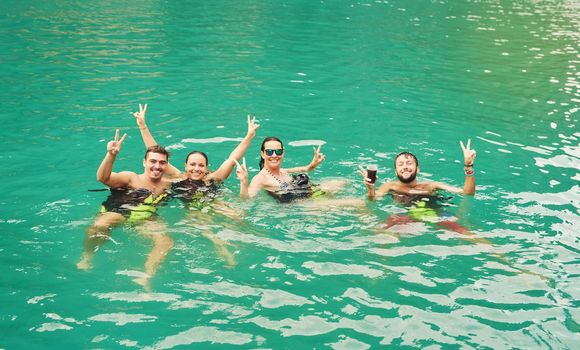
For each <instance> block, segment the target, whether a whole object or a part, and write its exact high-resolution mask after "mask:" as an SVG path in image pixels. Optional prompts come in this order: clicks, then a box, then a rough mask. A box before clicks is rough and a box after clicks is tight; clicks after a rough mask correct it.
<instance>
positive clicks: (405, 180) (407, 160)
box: [360, 140, 476, 200]
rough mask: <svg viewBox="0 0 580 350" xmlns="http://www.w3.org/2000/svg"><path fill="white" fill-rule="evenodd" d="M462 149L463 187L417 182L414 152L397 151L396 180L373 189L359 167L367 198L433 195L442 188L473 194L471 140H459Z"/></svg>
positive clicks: (417, 168)
mask: <svg viewBox="0 0 580 350" xmlns="http://www.w3.org/2000/svg"><path fill="white" fill-rule="evenodd" d="M459 143H460V145H461V149H462V150H463V159H464V172H465V183H464V185H463V188H459V187H455V186H450V185H447V184H444V183H441V182H431V181H429V182H419V181H417V174H418V173H419V161H418V160H417V157H415V155H414V154H412V153H409V152H402V153H399V154H398V155H397V156H396V157H395V175H396V176H397V179H398V181H391V182H387V183H385V184H383V185H381V186H380V187H379V189H378V190H376V191H375V184H374V183H372V182H371V181H370V179H368V178H367V173H366V170H364V169H362V168H361V169H360V174H361V175H362V176H363V178H364V183H365V185H366V186H367V190H368V193H367V196H368V198H369V199H371V200H372V199H375V198H376V197H381V196H384V195H386V194H387V193H394V194H397V195H399V196H401V197H405V196H415V195H426V196H433V195H435V194H437V191H438V190H444V191H448V192H453V193H462V194H466V195H473V194H475V176H474V171H473V162H474V161H475V155H476V153H475V150H473V149H471V148H470V147H471V140H468V141H467V146H465V145H464V144H463V141H460V142H459Z"/></svg>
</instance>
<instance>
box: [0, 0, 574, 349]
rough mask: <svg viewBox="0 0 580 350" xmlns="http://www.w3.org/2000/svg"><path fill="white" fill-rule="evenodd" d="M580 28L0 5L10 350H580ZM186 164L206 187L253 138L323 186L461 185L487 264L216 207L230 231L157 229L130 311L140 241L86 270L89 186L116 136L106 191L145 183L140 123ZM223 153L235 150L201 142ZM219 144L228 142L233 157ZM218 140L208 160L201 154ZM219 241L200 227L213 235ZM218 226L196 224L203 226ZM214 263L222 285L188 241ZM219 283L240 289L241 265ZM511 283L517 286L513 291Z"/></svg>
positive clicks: (342, 10) (287, 10)
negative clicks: (369, 176)
mask: <svg viewBox="0 0 580 350" xmlns="http://www.w3.org/2000/svg"><path fill="white" fill-rule="evenodd" d="M579 13H580V11H579V5H578V3H577V2H573V1H559V2H550V1H539V2H538V1H519V2H499V1H482V2H480V1H453V2H451V1H439V2H430V1H413V2H405V1H376V2H348V1H333V2H330V1H329V2H324V1H322V2H314V1H295V2H278V1H240V2H221V1H213V2H202V3H200V2H193V1H187V2H186V1H181V2H177V1H171V2H170V1H145V0H141V1H132V2H118V1H115V2H114V1H102V2H92V3H87V2H81V1H73V0H70V1H57V2H41V1H27V2H19V1H11V0H8V1H3V2H1V3H0V32H1V33H2V37H3V38H4V39H3V40H2V42H1V43H0V70H1V72H2V74H1V75H0V81H1V83H2V84H1V86H2V89H1V91H0V104H1V105H2V111H1V112H0V118H1V120H2V124H3V126H2V128H0V139H1V140H2V146H3V148H4V151H3V152H2V153H1V154H0V159H1V160H2V161H3V164H5V167H6V168H5V172H4V173H5V174H6V175H7V176H6V177H5V178H4V181H2V185H0V186H1V190H2V193H3V197H2V199H0V229H1V232H2V236H3V244H2V245H0V253H1V255H0V256H1V264H2V266H3V267H4V272H3V273H2V275H1V277H0V282H1V283H0V289H1V290H0V301H1V304H0V305H1V309H0V310H1V311H0V333H1V336H0V348H6V349H24V348H38V347H41V346H42V347H43V348H47V349H53V348H54V349H74V348H98V349H125V348H144V349H182V348H202V349H203V348H210V347H212V348H234V347H239V348H265V349H267V348H272V349H280V348H289V349H310V348H319V349H326V348H332V349H368V348H381V347H391V348H395V347H401V348H429V349H455V348H484V349H488V348H489V349H502V348H518V349H530V348H536V349H572V348H575V347H576V348H577V345H576V346H574V345H573V344H578V343H579V340H580V336H579V332H580V325H579V323H580V311H579V302H578V300H580V290H579V287H578V286H579V281H578V276H579V273H580V268H579V262H580V260H579V255H578V254H579V252H580V242H579V239H578V227H579V223H580V217H579V208H580V187H579V180H580V173H579V171H578V169H579V168H580V160H579V159H580V146H579V142H578V138H579V137H580V131H579V128H578V108H579V107H578V105H579V102H580V93H579V89H578V87H579V82H578V67H577V66H578V43H579V39H580V38H579V34H578V33H579V28H580V16H579V15H578V14H579ZM138 103H149V111H148V122H149V126H150V128H151V129H152V131H153V133H154V135H155V136H156V137H157V139H158V141H160V142H161V143H162V144H165V145H167V146H169V148H170V149H171V150H172V152H173V155H172V157H173V158H172V159H173V161H174V163H175V164H176V165H179V166H181V164H182V162H183V161H182V159H183V158H184V157H185V155H186V154H187V153H188V151H189V150H191V149H202V150H204V151H206V153H208V155H209V157H210V166H213V167H216V166H218V165H219V163H220V162H221V161H222V160H223V159H225V158H226V157H227V155H228V154H229V152H230V151H231V149H232V148H233V147H234V146H235V144H236V142H237V141H234V140H237V139H238V138H240V137H242V136H243V135H244V133H245V125H244V124H245V116H246V115H247V114H248V113H250V114H252V115H256V116H257V117H258V119H259V120H260V122H261V123H262V127H261V129H260V130H259V134H258V137H257V138H256V141H255V143H254V145H252V147H251V148H250V150H249V151H248V152H247V154H246V158H247V161H248V164H249V165H251V168H250V175H252V174H255V172H256V171H257V163H258V147H259V140H260V139H261V138H262V137H265V136H269V135H276V136H279V137H281V138H282V139H283V140H284V141H285V142H286V143H287V144H288V146H287V148H288V151H287V157H286V160H285V165H286V166H293V165H301V164H305V163H306V162H308V161H309V160H310V158H311V156H312V150H311V149H312V148H311V145H312V144H317V143H319V142H320V141H323V142H325V145H324V146H323V150H324V152H325V153H326V155H327V161H326V162H325V163H324V164H323V165H321V166H320V167H319V168H318V169H317V170H315V171H314V172H313V173H312V174H311V175H312V178H313V179H314V180H315V181H322V180H324V179H327V178H345V179H348V180H350V181H351V183H350V185H349V186H348V187H347V188H346V189H345V190H344V191H343V192H342V193H341V194H340V195H339V196H340V197H341V198H364V197H365V189H364V185H363V184H362V183H361V182H360V179H359V176H358V175H357V173H356V168H357V166H358V164H366V163H369V162H378V163H379V166H380V170H379V171H380V173H379V176H380V178H381V179H380V181H384V180H386V179H389V178H391V177H392V175H391V174H392V171H393V169H392V165H391V164H392V157H393V155H394V154H396V153H397V152H399V151H401V150H407V149H408V150H410V151H412V152H415V153H416V154H417V155H418V156H419V160H420V162H421V170H422V174H421V175H422V177H421V178H422V179H431V180H437V181H444V182H447V183H450V184H453V185H456V186H461V185H462V181H463V176H462V168H461V164H460V160H461V158H460V157H461V153H460V148H459V145H458V141H459V140H466V139H467V138H471V139H472V143H473V146H474V148H475V149H476V150H477V152H478V157H477V159H476V171H477V174H476V175H477V182H478V192H477V194H476V196H475V198H466V199H462V198H461V197H460V196H455V197H454V198H453V199H452V200H451V201H450V203H449V204H450V205H449V208H447V210H448V211H449V212H451V213H452V214H454V215H455V216H456V217H458V220H459V222H460V223H461V224H462V225H464V226H466V227H469V228H470V229H471V231H472V232H474V233H475V234H476V236H477V237H479V238H480V240H479V241H480V243H473V242H470V241H467V240H465V239H461V237H459V235H458V234H456V233H453V232H450V231H446V230H444V229H441V228H438V227H436V226H433V225H429V224H423V223H417V224H412V225H407V226H404V227H400V228H399V229H398V230H396V231H395V232H393V231H391V232H385V230H381V229H377V227H379V228H380V227H381V224H382V223H383V222H384V221H385V220H386V218H387V217H389V216H390V215H392V214H394V213H398V212H400V211H401V210H402V209H401V208H400V207H398V206H396V205H394V204H393V203H392V202H391V201H390V200H389V199H385V200H382V201H379V202H375V203H369V204H368V209H365V210H362V211H353V210H352V209H350V208H323V209H320V208H318V209H312V208H304V207H303V206H301V205H297V204H296V205H287V206H280V205H276V204H275V203H273V202H272V201H271V200H270V199H268V198H267V197H260V198H259V199H257V200H256V201H254V202H249V203H247V202H242V201H239V200H237V199H236V196H235V193H236V191H237V190H238V183H237V180H236V179H235V178H234V177H232V178H230V179H229V180H228V181H227V183H226V186H225V190H224V198H225V199H226V200H228V201H230V202H231V203H232V206H234V207H237V208H242V209H244V210H245V214H244V215H243V216H242V218H241V221H239V222H232V221H231V220H229V219H227V218H223V217H220V216H218V215H215V214H208V216H206V217H205V219H203V220H196V219H194V218H191V217H189V216H188V214H187V213H186V211H185V210H184V209H183V208H182V207H181V205H180V203H178V202H175V201H174V202H170V203H169V204H168V205H167V206H165V207H163V208H162V209H160V213H159V214H160V217H161V219H162V220H163V221H164V222H166V225H167V227H168V229H167V232H168V235H170V236H171V238H172V239H173V241H174V247H173V249H172V250H171V251H170V253H169V255H168V256H167V258H166V259H165V261H164V262H163V264H162V265H161V267H160V269H159V271H158V272H157V274H156V275H155V277H154V278H153V280H152V282H151V292H149V293H148V292H146V291H145V290H143V288H141V287H140V286H139V285H137V284H135V283H134V282H133V281H132V280H133V278H135V276H139V274H140V273H142V271H143V264H144V261H145V258H146V256H147V254H148V253H149V251H150V249H151V242H150V241H149V240H147V239H146V238H144V237H143V236H141V235H139V234H138V233H137V231H136V229H135V228H134V227H131V226H123V227H119V228H117V229H115V230H114V231H113V234H112V238H113V241H111V242H109V243H108V244H106V245H105V246H103V247H102V249H101V250H99V251H98V252H97V254H96V255H95V258H94V267H93V269H92V270H89V271H80V270H78V269H77V268H76V264H77V262H78V261H79V258H80V256H81V252H82V246H83V240H84V235H85V230H86V228H87V227H88V226H89V225H90V224H91V223H92V221H93V219H94V217H95V214H96V213H97V211H98V209H99V206H100V203H101V202H102V201H103V200H104V199H105V198H106V192H89V191H87V190H89V189H98V188H102V185H101V184H99V183H98V182H97V181H96V180H95V171H96V168H97V166H98V164H99V163H100V161H101V160H102V157H103V156H104V154H105V145H106V141H108V140H109V139H110V138H111V137H112V136H113V133H114V129H115V128H119V129H121V131H122V132H127V133H128V134H129V136H128V139H127V141H126V142H125V145H124V147H123V150H122V154H121V155H120V156H119V157H118V159H117V163H116V167H115V169H116V170H124V169H127V170H133V171H137V172H139V171H141V170H142V165H141V157H142V154H143V146H142V143H141V140H140V136H139V133H138V129H137V128H136V125H135V122H134V118H133V117H132V115H131V112H133V111H135V110H136V108H137V105H138ZM216 138H225V139H216ZM232 139H233V140H232ZM214 141H217V142H214ZM208 217H209V219H208ZM208 220H209V222H208ZM207 231H210V232H211V233H212V234H214V235H216V236H217V237H219V238H220V239H221V240H223V241H225V242H228V243H229V244H230V245H228V246H226V249H227V250H228V251H229V252H230V254H232V255H233V258H234V260H235V262H234V263H233V264H229V263H228V260H227V258H226V257H224V254H223V252H222V254H220V252H219V251H216V247H215V246H214V244H212V242H210V241H209V240H208V239H207V238H205V237H204V236H203V235H202V233H204V232H207ZM232 265H233V266H232ZM522 271H524V272H522Z"/></svg>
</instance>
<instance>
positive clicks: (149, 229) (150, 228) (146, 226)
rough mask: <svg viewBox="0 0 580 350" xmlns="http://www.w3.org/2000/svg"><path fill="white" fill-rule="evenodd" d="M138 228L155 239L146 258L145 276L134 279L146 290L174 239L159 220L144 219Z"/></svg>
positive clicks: (149, 237)
mask: <svg viewBox="0 0 580 350" xmlns="http://www.w3.org/2000/svg"><path fill="white" fill-rule="evenodd" d="M137 230H138V231H139V233H140V234H142V235H143V236H145V237H147V238H148V239H150V240H151V241H153V248H151V252H149V255H147V259H146V260H145V265H144V270H145V276H143V277H139V278H135V279H134V280H133V281H134V282H135V283H137V284H140V285H142V286H143V288H145V290H149V289H150V287H149V282H150V280H151V278H153V276H155V273H156V272H157V269H158V268H159V265H160V264H161V262H163V260H165V257H166V256H167V254H168V253H169V251H170V250H171V248H172V247H173V240H172V239H171V237H169V236H168V235H167V233H166V232H167V228H166V226H165V224H164V223H162V222H159V221H153V220H147V221H144V222H143V223H141V224H140V225H139V226H137Z"/></svg>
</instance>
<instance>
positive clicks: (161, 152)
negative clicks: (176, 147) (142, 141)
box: [143, 145, 169, 181]
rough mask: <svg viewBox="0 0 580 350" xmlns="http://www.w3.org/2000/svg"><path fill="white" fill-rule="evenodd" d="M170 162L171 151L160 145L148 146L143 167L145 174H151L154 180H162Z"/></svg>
mask: <svg viewBox="0 0 580 350" xmlns="http://www.w3.org/2000/svg"><path fill="white" fill-rule="evenodd" d="M168 162H169V152H167V150H166V149H165V148H163V147H161V146H159V145H155V146H151V147H147V150H146V151H145V158H144V159H143V167H144V168H145V174H147V175H149V177H150V178H151V179H152V180H156V181H157V180H161V178H162V177H163V173H165V169H166V168H167V164H168Z"/></svg>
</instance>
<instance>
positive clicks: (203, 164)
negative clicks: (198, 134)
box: [185, 153, 207, 180]
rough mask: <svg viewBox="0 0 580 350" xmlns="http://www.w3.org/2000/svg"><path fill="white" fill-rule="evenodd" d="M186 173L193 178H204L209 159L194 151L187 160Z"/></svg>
mask: <svg viewBox="0 0 580 350" xmlns="http://www.w3.org/2000/svg"><path fill="white" fill-rule="evenodd" d="M185 173H186V174H187V177H188V178H189V179H191V180H203V178H204V177H205V176H206V175H207V161H206V159H205V157H204V156H203V155H202V154H200V153H192V154H190V155H189V157H187V161H186V162H185Z"/></svg>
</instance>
